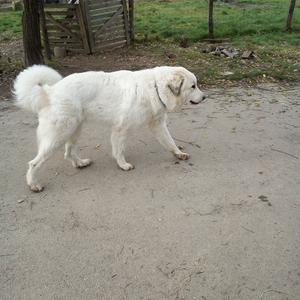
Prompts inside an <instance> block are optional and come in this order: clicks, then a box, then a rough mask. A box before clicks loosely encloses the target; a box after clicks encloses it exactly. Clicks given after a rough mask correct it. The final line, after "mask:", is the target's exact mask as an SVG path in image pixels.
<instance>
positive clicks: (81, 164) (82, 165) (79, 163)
mask: <svg viewBox="0 0 300 300" xmlns="http://www.w3.org/2000/svg"><path fill="white" fill-rule="evenodd" d="M91 163H92V160H91V159H89V158H86V159H80V160H78V161H76V164H75V167H76V168H78V169H82V168H85V167H88V166H89V165H91Z"/></svg>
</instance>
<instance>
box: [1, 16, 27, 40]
mask: <svg viewBox="0 0 300 300" xmlns="http://www.w3.org/2000/svg"><path fill="white" fill-rule="evenodd" d="M21 20H22V12H20V11H8V12H0V37H1V38H2V39H3V38H4V39H9V38H13V37H16V38H19V37H21V34H22V28H21Z"/></svg>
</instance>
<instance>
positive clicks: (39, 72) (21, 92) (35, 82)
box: [13, 65, 62, 113]
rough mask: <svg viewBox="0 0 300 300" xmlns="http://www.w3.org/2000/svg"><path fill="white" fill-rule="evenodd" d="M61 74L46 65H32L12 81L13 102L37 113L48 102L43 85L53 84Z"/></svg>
mask: <svg viewBox="0 0 300 300" xmlns="http://www.w3.org/2000/svg"><path fill="white" fill-rule="evenodd" d="M61 79H62V76H61V75H60V74H59V73H58V72H56V71H55V70H53V69H52V68H49V67H47V66H43V65H34V66H32V67H29V68H27V69H26V70H24V71H22V72H21V73H20V74H19V75H18V76H17V78H16V80H15V82H14V89H13V94H14V96H15V100H16V102H15V104H16V105H17V106H19V107H21V108H24V109H26V110H29V111H32V112H35V113H37V112H38V111H39V110H40V109H42V108H43V107H45V106H46V105H48V104H49V99H48V97H47V93H46V91H45V89H44V88H43V85H53V84H55V83H56V82H58V81H60V80H61Z"/></svg>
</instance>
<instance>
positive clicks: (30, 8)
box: [22, 0, 44, 67]
mask: <svg viewBox="0 0 300 300" xmlns="http://www.w3.org/2000/svg"><path fill="white" fill-rule="evenodd" d="M23 5H24V11H23V16H22V27H23V45H24V61H25V65H26V66H27V67H28V66H31V65H34V64H43V63H44V59H43V54H42V45H41V35H40V22H39V4H38V0H24V1H23Z"/></svg>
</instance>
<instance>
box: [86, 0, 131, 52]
mask: <svg viewBox="0 0 300 300" xmlns="http://www.w3.org/2000/svg"><path fill="white" fill-rule="evenodd" d="M85 5H86V13H87V22H88V27H89V36H90V43H91V48H92V51H93V52H99V51H106V50H112V49H115V48H119V47H122V46H125V45H127V44H129V43H130V37H129V22H128V13H127V3H126V0H102V1H99V0H86V1H85Z"/></svg>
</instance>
